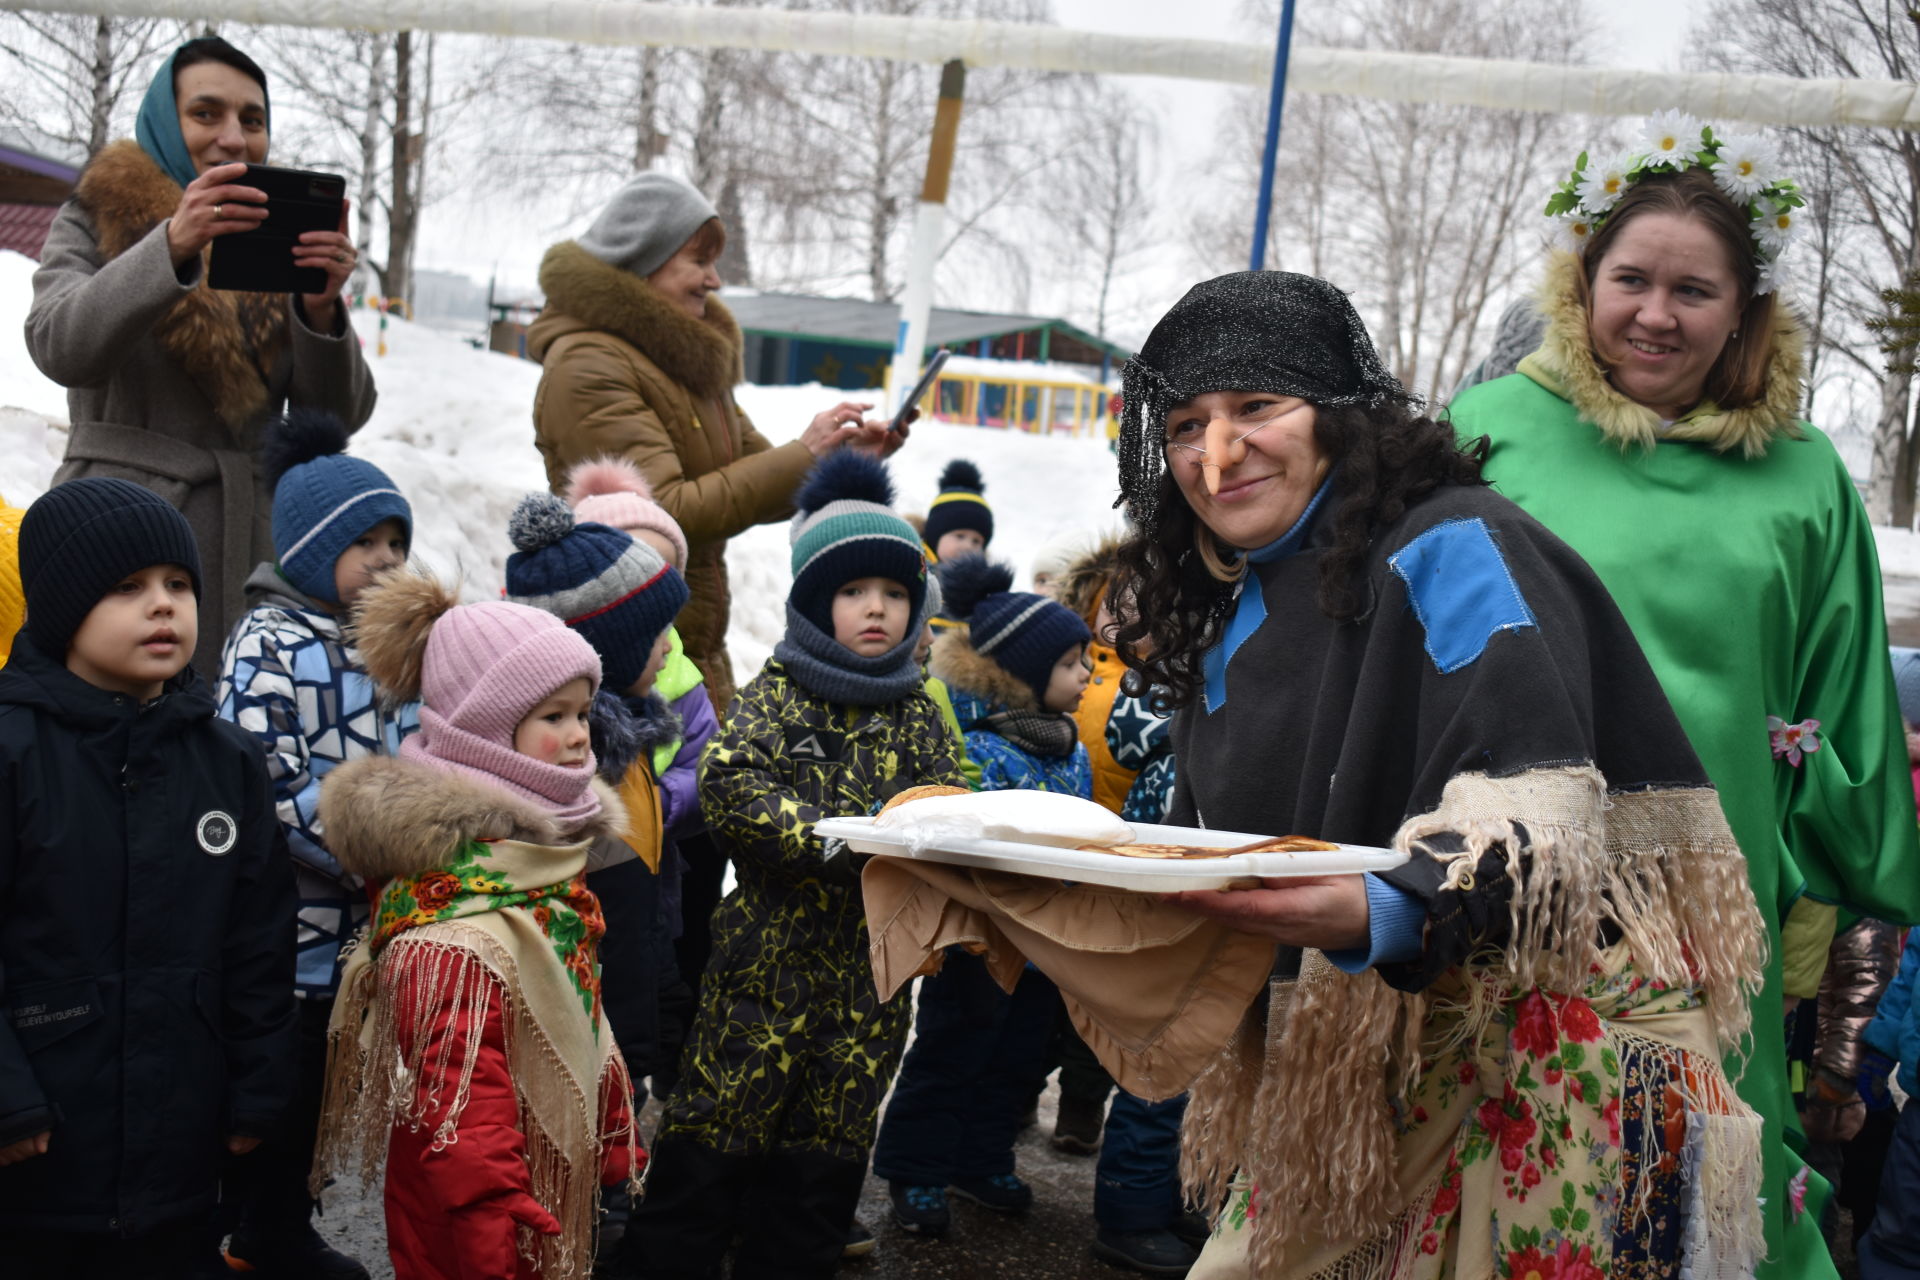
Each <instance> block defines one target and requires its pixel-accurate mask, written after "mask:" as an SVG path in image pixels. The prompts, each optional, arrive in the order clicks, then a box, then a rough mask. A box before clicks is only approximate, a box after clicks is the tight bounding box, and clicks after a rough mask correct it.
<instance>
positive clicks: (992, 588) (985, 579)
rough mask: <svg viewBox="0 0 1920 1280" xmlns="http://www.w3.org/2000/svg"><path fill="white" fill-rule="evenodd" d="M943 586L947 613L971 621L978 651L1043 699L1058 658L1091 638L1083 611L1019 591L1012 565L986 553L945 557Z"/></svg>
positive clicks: (972, 639) (970, 633) (970, 629)
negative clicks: (1016, 588) (1000, 562)
mask: <svg viewBox="0 0 1920 1280" xmlns="http://www.w3.org/2000/svg"><path fill="white" fill-rule="evenodd" d="M940 590H941V594H942V595H943V596H944V597H945V602H946V606H947V616H948V617H950V618H957V619H959V620H960V621H962V622H965V623H966V624H967V639H968V641H969V642H970V643H971V644H972V645H973V650H974V652H975V653H978V654H979V655H980V656H981V657H983V658H986V659H988V660H989V661H991V662H994V663H997V664H998V665H999V666H1000V667H1002V668H1003V669H1005V670H1006V671H1007V673H1008V674H1010V675H1012V676H1013V677H1014V679H1016V680H1019V681H1020V682H1021V683H1022V684H1025V685H1026V686H1027V687H1028V688H1030V689H1032V690H1033V695H1034V697H1035V698H1036V699H1037V700H1039V702H1040V703H1041V704H1042V705H1044V704H1045V703H1046V700H1047V685H1048V684H1049V683H1050V682H1051V681H1052V679H1053V668H1054V664H1055V663H1057V662H1059V661H1060V657H1061V655H1062V654H1064V653H1066V651H1067V650H1068V649H1069V648H1071V647H1072V646H1074V645H1083V644H1086V643H1087V642H1088V641H1090V640H1092V639H1093V633H1092V632H1091V631H1089V630H1087V624H1086V622H1085V621H1084V620H1083V619H1082V618H1081V617H1080V615H1079V614H1077V613H1075V612H1074V611H1073V610H1071V609H1069V608H1067V606H1065V605H1063V604H1061V603H1060V602H1058V601H1057V600H1053V599H1050V598H1049V597H1047V596H1041V595H1035V594H1034V593H1033V592H1031V591H1015V590H1014V589H1013V570H1012V569H1010V568H1008V567H1007V566H1006V565H1004V564H995V563H993V562H992V561H990V560H988V559H987V558H986V557H985V556H983V555H978V554H976V555H968V556H960V557H958V558H956V559H953V560H948V561H945V562H943V563H942V564H941V565H940Z"/></svg>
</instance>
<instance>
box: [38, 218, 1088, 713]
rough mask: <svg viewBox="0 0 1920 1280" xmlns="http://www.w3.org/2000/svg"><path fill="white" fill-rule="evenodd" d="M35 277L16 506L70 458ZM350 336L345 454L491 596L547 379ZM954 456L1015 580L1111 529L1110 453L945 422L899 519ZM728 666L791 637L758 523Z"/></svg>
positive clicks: (907, 472)
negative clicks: (352, 429) (539, 390)
mask: <svg viewBox="0 0 1920 1280" xmlns="http://www.w3.org/2000/svg"><path fill="white" fill-rule="evenodd" d="M33 268H34V264H33V263H32V262H31V261H29V260H28V259H26V258H23V257H20V256H19V255H18V254H14V253H9V252H5V251H0V494H4V495H5V496H6V498H7V500H8V501H10V502H12V503H14V504H15V505H19V506H25V505H26V504H27V503H28V502H30V501H31V500H32V499H34V498H35V497H38V496H39V495H40V494H41V493H43V492H45V491H46V488H47V486H48V485H49V484H50V483H51V482H52V476H53V471H54V468H55V467H56V466H57V465H58V462H59V458H60V456H61V454H62V453H63V452H64V450H65V419H66V392H65V391H64V390H63V389H62V388H60V387H58V386H56V385H54V384H53V383H52V382H49V381H48V380H47V379H46V378H44V377H42V376H41V374H40V372H39V370H38V369H36V368H35V367H34V365H33V362H32V360H31V359H29V358H28V356H27V352H26V347H25V342H24V335H23V333H22V329H23V326H24V324H25V322H26V315H27V308H28V306H29V304H30V303H31V301H32V297H33V291H32V285H31V280H32V276H33ZM353 321H354V325H355V326H356V328H357V329H358V330H359V332H360V335H361V339H362V341H363V342H364V344H365V346H366V350H367V359H368V363H370V364H371V365H372V366H373V373H374V380H375V382H376V384H377V385H378V387H379V390H380V402H379V405H378V407H377V408H376V409H375V410H374V414H373V418H372V420H371V421H370V422H368V424H367V425H366V427H365V428H363V429H362V430H361V431H360V433H359V434H358V435H356V436H355V437H354V452H355V453H357V454H360V455H361V456H363V457H365V458H367V459H369V460H370V461H372V462H374V463H376V464H377V465H379V466H380V467H381V468H383V469H384V470H385V471H386V472H387V473H388V474H389V475H391V476H392V477H393V478H394V480H395V482H396V483H398V484H399V486H400V488H401V489H402V490H403V491H405V493H406V495H407V497H408V500H409V501H410V502H411V503H412V504H413V510H414V522H415V530H416V535H415V543H414V546H415V551H416V553H417V555H418V558H419V559H420V560H421V561H423V562H424V563H425V564H427V565H429V566H431V567H432V568H433V569H434V570H435V571H436V572H439V573H443V574H447V575H450V576H457V577H458V578H459V579H460V581H461V583H462V586H463V591H464V593H465V594H466V596H467V597H468V598H470V599H483V598H492V597H497V596H498V594H499V592H500V587H501V583H502V581H503V577H504V573H505V567H506V558H507V555H508V553H509V552H510V551H511V550H512V547H511V546H510V545H509V544H508V542H507V537H506V528H507V517H508V515H509V514H510V513H511V512H512V510H513V506H514V504H515V503H516V502H518V501H519V500H520V498H521V497H522V496H524V495H525V494H527V493H529V492H533V491H535V490H539V489H544V488H546V485H547V478H546V470H545V467H544V465H543V464H542V462H541V458H540V454H539V451H538V450H536V449H535V448H534V445H533V417H532V409H533V394H534V389H535V387H536V386H538V384H539V381H540V367H539V366H538V365H536V364H533V363H531V362H529V361H525V360H519V359H516V358H514V357H512V356H504V355H497V354H495V353H493V352H490V351H480V350H476V349H475V348H474V347H472V346H471V345H469V344H468V343H467V342H465V341H463V340H461V339H459V338H457V337H454V336H453V335H450V334H447V333H443V332H439V331H436V330H434V329H430V328H427V327H425V326H421V325H415V324H410V323H408V322H407V321H405V320H402V319H399V318H398V317H388V319H387V329H386V335H385V336H386V346H387V352H386V354H385V355H384V356H378V355H375V351H376V350H377V349H378V344H379V339H380V333H379V330H380V317H379V316H378V315H377V314H374V313H372V312H366V311H361V312H356V313H355V314H354V317H353ZM738 398H739V401H740V404H741V407H742V408H744V409H745V410H746V411H747V414H748V415H749V416H750V417H751V418H752V419H753V421H754V425H755V426H757V427H758V428H759V429H760V431H761V433H762V434H764V435H765V436H766V437H767V438H768V439H769V440H771V441H773V442H774V443H775V444H779V443H781V442H782V441H786V440H791V439H793V438H794V437H796V436H798V435H799V434H800V433H801V432H802V431H803V430H805V428H806V425H807V423H808V421H809V420H810V419H811V418H812V416H813V415H814V414H815V413H818V412H819V411H821V410H822V409H826V408H828V407H830V406H832V405H833V404H835V403H837V402H839V401H840V400H842V399H853V400H856V401H870V402H873V403H874V404H875V405H876V410H875V411H876V412H877V411H878V409H877V405H878V402H879V400H880V395H879V393H878V392H866V393H860V392H855V393H848V392H842V391H836V390H832V389H828V388H822V387H819V386H805V387H757V386H744V387H741V388H740V389H739V397H738ZM954 457H965V458H970V459H972V460H973V461H974V462H975V463H977V464H979V466H980V469H981V471H982V473H983V474H984V475H985V476H986V480H987V498H988V500H989V501H990V502H991V503H992V504H993V511H994V521H995V534H994V541H993V548H992V550H993V553H994V554H995V555H997V556H999V557H1001V558H1004V559H1006V560H1007V561H1009V562H1010V563H1012V564H1013V565H1014V567H1015V569H1016V570H1018V571H1019V573H1020V575H1021V580H1022V581H1023V582H1024V581H1025V578H1026V574H1027V568H1028V562H1029V560H1030V558H1031V556H1032V554H1033V552H1034V550H1035V549H1036V548H1037V547H1039V546H1040V544H1041V543H1042V542H1044V541H1046V540H1047V539H1048V538H1049V537H1051V536H1052V535H1054V534H1055V533H1058V532H1060V531H1061V530H1064V529H1068V528H1083V529H1106V528H1111V527H1117V525H1118V517H1117V515H1116V514H1115V513H1114V511H1113V510H1112V502H1113V498H1114V495H1115V493H1116V492H1117V489H1116V481H1115V473H1114V462H1113V455H1112V454H1111V453H1109V452H1108V450H1107V448H1106V446H1105V444H1104V443H1103V442H1096V441H1090V440H1073V439H1067V438H1060V437H1044V436H1032V435H1027V434H1024V433H1021V432H1010V431H998V430H992V429H982V428H975V427H963V426H953V425H949V424H945V423H937V422H933V423H925V424H922V425H919V426H916V427H915V428H914V429H913V432H912V439H911V440H910V441H909V443H908V444H907V446H906V447H905V448H903V449H902V450H901V451H900V452H899V453H898V454H896V455H895V456H894V459H893V473H894V480H895V487H896V489H897V490H898V492H899V497H900V509H901V510H902V511H904V512H912V511H920V512H924V511H925V510H926V509H927V505H928V503H929V502H930V501H931V500H932V498H933V496H934V492H935V489H936V486H937V483H938V477H939V474H940V470H941V468H942V467H944V466H945V465H946V463H947V461H948V460H949V459H951V458H954ZM727 562H728V566H729V568H730V570H731V573H732V577H733V625H732V629H731V631H730V632H729V634H728V640H729V644H730V647H731V649H732V652H733V660H734V669H735V672H736V674H737V676H738V677H739V678H740V679H741V680H745V679H746V678H747V677H748V676H750V675H751V674H752V673H753V672H754V671H756V670H757V669H758V668H759V666H760V664H761V663H762V662H764V661H765V660H766V658H767V656H768V654H769V653H771V651H772V648H773V644H774V642H775V641H776V640H778V639H779V638H780V634H781V632H782V630H783V629H784V628H785V625H786V619H785V602H786V593H787V586H788V584H789V583H790V582H791V581H792V575H791V573H790V572H789V571H788V548H787V526H786V525H785V524H777V525H764V526H761V527H759V528H756V529H752V530H749V531H748V532H747V533H746V534H744V535H742V536H740V537H738V538H736V539H734V540H733V541H732V543H730V544H729V547H728V552H727Z"/></svg>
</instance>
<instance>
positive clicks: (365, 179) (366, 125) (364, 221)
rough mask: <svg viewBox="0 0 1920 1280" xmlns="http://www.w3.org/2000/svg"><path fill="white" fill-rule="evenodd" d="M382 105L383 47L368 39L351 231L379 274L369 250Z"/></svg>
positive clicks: (369, 264)
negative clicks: (357, 184) (355, 226)
mask: <svg viewBox="0 0 1920 1280" xmlns="http://www.w3.org/2000/svg"><path fill="white" fill-rule="evenodd" d="M386 104H387V46H386V42H385V41H384V40H374V41H371V42H370V48H369V57H368V59H367V113H366V117H365V119H364V121H363V122H362V124H361V126H360V190H359V195H358V197H357V199H358V202H359V207H358V208H357V209H356V210H355V220H356V222H357V223H358V226H359V229H358V230H357V231H356V232H355V233H354V242H355V243H356V244H357V245H358V246H359V249H360V261H361V263H362V265H364V266H365V267H366V268H367V270H369V271H373V272H374V273H375V274H376V275H380V276H382V277H384V276H385V273H384V272H381V271H378V270H377V269H376V268H375V267H374V265H373V260H372V258H371V257H370V256H369V250H370V249H371V248H372V246H373V206H374V201H375V200H376V198H377V197H376V195H375V192H376V190H377V189H378V181H379V176H380V117H381V114H382V112H383V111H384V110H385V108H386ZM380 292H381V294H382V295H383V296H384V295H385V293H386V281H385V279H384V278H383V279H382V280H381V287H380Z"/></svg>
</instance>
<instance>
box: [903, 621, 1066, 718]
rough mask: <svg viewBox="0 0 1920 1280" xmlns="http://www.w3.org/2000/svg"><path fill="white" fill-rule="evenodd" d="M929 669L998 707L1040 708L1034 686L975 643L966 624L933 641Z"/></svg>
mask: <svg viewBox="0 0 1920 1280" xmlns="http://www.w3.org/2000/svg"><path fill="white" fill-rule="evenodd" d="M927 671H928V672H929V673H930V674H931V675H933V676H934V677H935V678H937V679H939V680H941V681H942V682H944V683H945V684H946V686H947V687H948V689H950V690H952V691H953V692H954V693H956V694H961V693H967V694H972V695H973V696H974V697H975V698H978V699H979V700H980V701H982V702H985V703H988V704H989V705H991V706H993V707H994V708H996V709H1002V710H1007V711H1038V710H1040V697H1039V695H1038V694H1036V693H1035V692H1034V691H1033V689H1032V687H1031V686H1029V685H1028V684H1027V682H1026V681H1024V680H1022V679H1021V678H1020V677H1019V676H1016V675H1014V674H1013V673H1012V672H1011V671H1008V670H1007V669H1006V668H1005V667H1003V666H1001V665H1000V664H999V663H997V662H995V661H994V660H993V659H992V658H989V657H987V656H986V655H985V654H983V653H981V652H980V651H979V650H978V649H976V648H974V647H973V639H972V637H971V636H970V635H969V634H968V631H967V628H965V627H950V628H948V629H947V630H945V631H942V632H941V633H940V635H939V637H938V638H937V639H935V640H934V642H933V652H932V653H930V654H929V655H928V656H927Z"/></svg>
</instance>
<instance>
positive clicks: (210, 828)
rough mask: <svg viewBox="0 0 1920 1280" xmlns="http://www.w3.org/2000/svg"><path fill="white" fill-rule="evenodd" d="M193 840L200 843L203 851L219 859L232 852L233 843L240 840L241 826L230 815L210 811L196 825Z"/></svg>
mask: <svg viewBox="0 0 1920 1280" xmlns="http://www.w3.org/2000/svg"><path fill="white" fill-rule="evenodd" d="M193 838H194V839H196V840H198V841H199V842H200V847H201V848H202V849H205V850H206V851H207V852H208V853H210V854H212V855H213V856H214V857H216V858H218V857H220V856H221V855H223V854H226V853H229V852H231V851H232V849H233V842H234V841H236V840H238V839H239V838H240V824H239V823H237V822H235V821H234V820H233V815H232V814H230V813H222V812H221V811H220V810H218V809H209V810H207V812H205V813H203V814H201V815H200V821H199V822H197V823H195V824H194V828H193Z"/></svg>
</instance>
